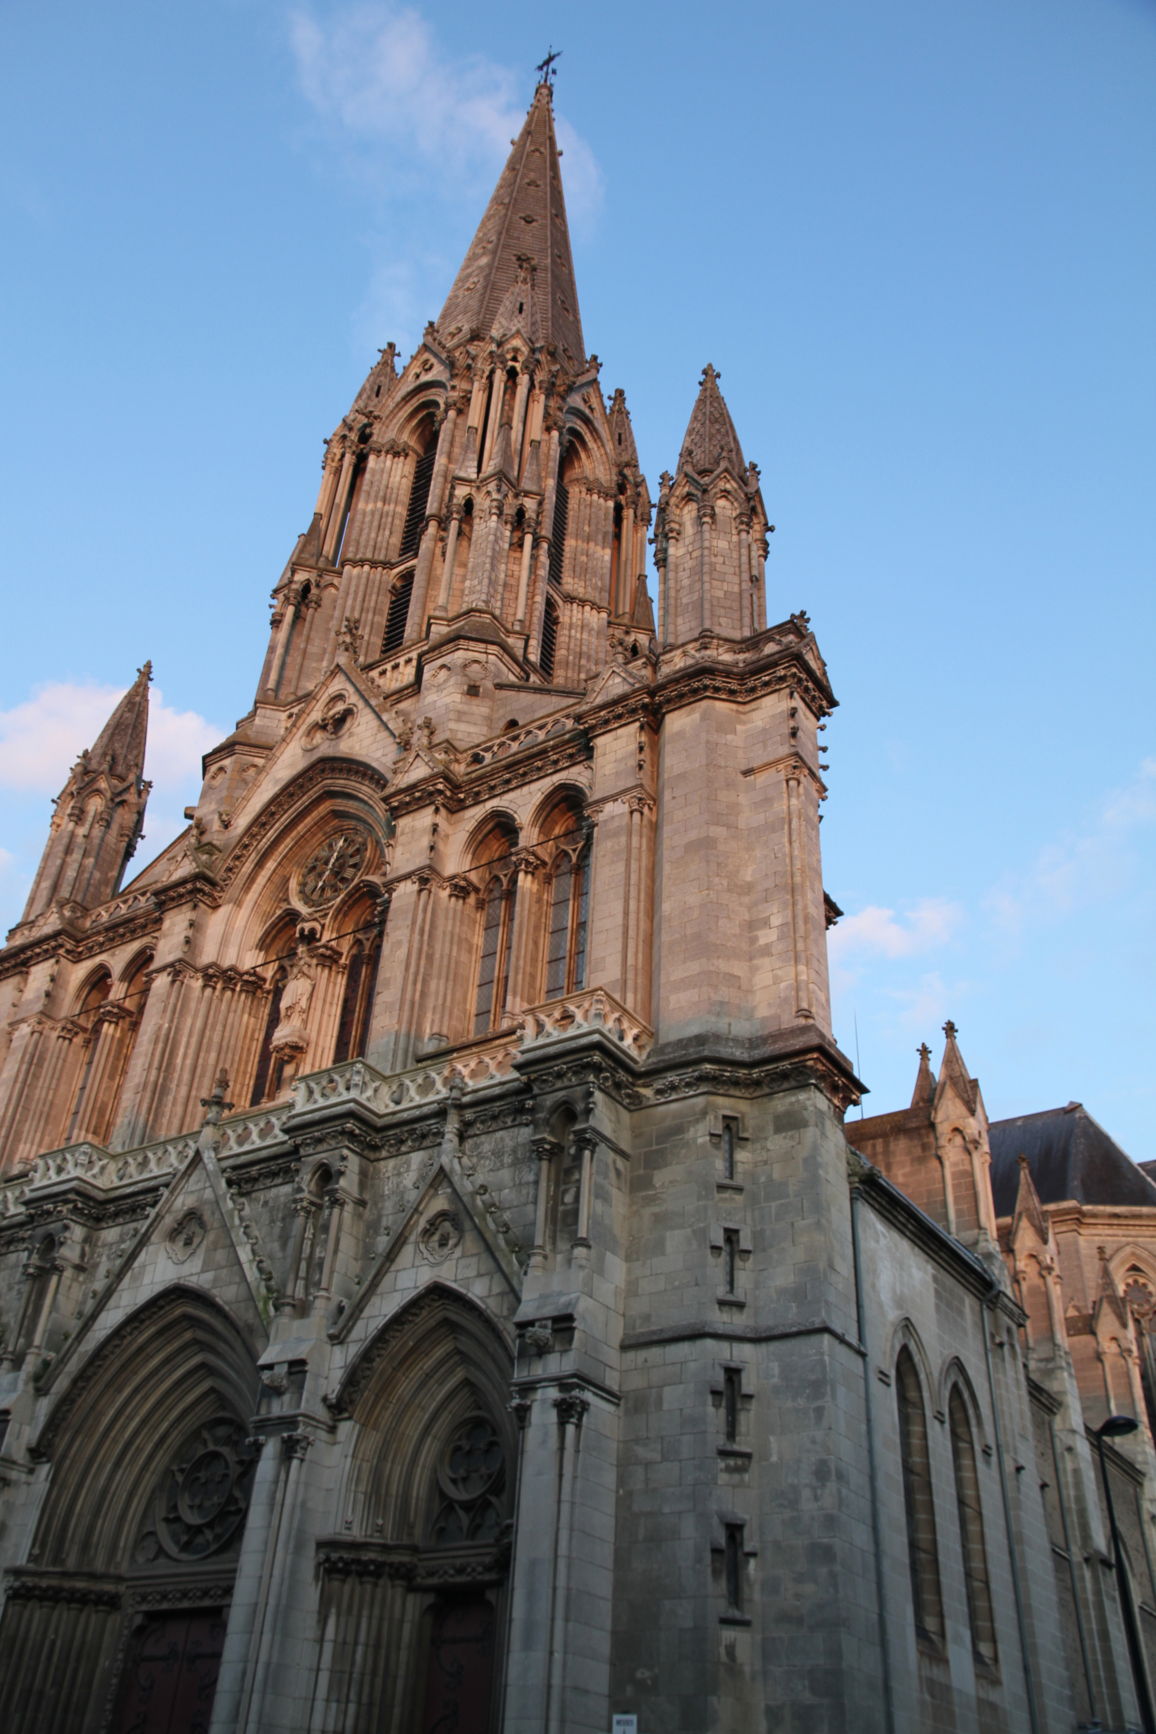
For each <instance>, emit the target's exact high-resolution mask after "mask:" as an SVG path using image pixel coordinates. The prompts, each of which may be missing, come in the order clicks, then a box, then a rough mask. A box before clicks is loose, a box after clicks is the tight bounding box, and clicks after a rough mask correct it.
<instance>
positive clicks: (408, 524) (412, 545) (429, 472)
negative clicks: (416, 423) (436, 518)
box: [398, 426, 437, 560]
mask: <svg viewBox="0 0 1156 1734" xmlns="http://www.w3.org/2000/svg"><path fill="white" fill-rule="evenodd" d="M436 456H437V440H436V437H435V435H434V430H433V427H432V426H430V427H428V428H427V429H426V430H425V436H424V441H423V449H422V450H421V451H420V452H419V454H418V456H417V459H416V461H415V463H414V466H413V480H412V481H411V483H410V487H409V504H408V505H407V506H406V509H405V521H404V523H403V524H402V527H401V547H400V548H399V549H398V559H399V560H407V559H408V558H409V556H410V555H411V554H416V553H417V551H418V546H419V544H420V542H421V537H422V531H423V530H424V529H425V518H426V508H427V506H428V505H429V491H430V485H431V483H432V482H433V471H434V458H435V457H436Z"/></svg>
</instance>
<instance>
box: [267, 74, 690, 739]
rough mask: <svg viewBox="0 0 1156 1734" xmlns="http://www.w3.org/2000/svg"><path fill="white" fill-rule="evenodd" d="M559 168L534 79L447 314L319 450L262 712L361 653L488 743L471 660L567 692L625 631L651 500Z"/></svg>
mask: <svg viewBox="0 0 1156 1734" xmlns="http://www.w3.org/2000/svg"><path fill="white" fill-rule="evenodd" d="M558 156H559V153H558V147H557V141H556V138H555V134H554V117H553V107H552V90H551V86H550V84H549V83H546V82H544V83H542V84H540V85H539V86H538V88H537V91H536V92H535V95H534V100H533V103H532V105H531V107H530V111H529V113H528V115H527V117H526V121H525V124H524V125H523V127H522V130H521V133H520V134H519V136H518V138H517V140H516V141H515V143H514V146H513V149H512V151H511V153H510V157H509V160H508V162H507V164H506V167H505V169H504V171H503V173H502V175H501V178H500V179H499V181H498V184H497V187H496V188H495V190H494V193H493V196H492V198H491V199H490V202H489V204H488V205H487V207H486V211H485V214H484V215H483V217H482V220H481V222H480V223H479V225H478V229H477V232H476V234H475V235H474V238H473V241H472V242H471V244H470V247H469V249H468V251H467V253H466V257H465V259H464V261H463V263H462V267H461V269H460V271H459V272H458V274H457V277H456V279H455V281H454V284H453V286H452V288H451V289H450V292H449V295H448V296H447V298H446V302H445V306H444V307H443V308H442V311H441V314H440V316H439V317H438V319H437V320H436V321H433V322H431V324H429V325H428V326H427V327H426V330H425V334H424V336H423V339H422V342H421V344H420V346H419V348H418V350H417V352H416V354H415V355H414V356H413V357H412V359H411V360H410V361H409V362H408V363H407V364H406V366H405V367H403V368H402V369H401V371H400V373H399V372H398V371H397V367H396V355H395V351H394V349H393V348H392V346H390V347H389V348H388V349H385V350H383V351H382V353H381V358H380V360H379V361H378V362H377V364H376V365H375V366H374V368H373V369H372V370H371V372H370V374H369V377H368V378H367V379H366V382H365V384H364V385H363V386H362V388H361V391H360V392H359V393H358V395H357V398H356V400H355V402H354V404H353V407H352V408H351V410H350V412H349V414H348V415H347V416H346V417H345V418H344V420H343V421H342V423H341V425H340V427H339V428H338V429H337V430H336V432H335V433H334V435H333V436H332V438H331V439H330V440H329V442H328V445H327V452H326V459H325V466H324V472H323V475H322V481H321V490H320V494H319V496H318V500H317V507H316V511H315V513H314V516H313V519H312V522H311V524H310V526H309V528H308V529H307V530H306V531H305V533H304V534H303V535H302V536H301V537H300V539H299V541H298V543H297V546H296V548H295V549H294V551H293V554H292V556H291V558H290V560H289V564H288V565H287V567H286V569H285V572H284V574H283V576H282V578H281V580H280V582H279V584H278V585H277V587H276V589H275V590H274V592H273V619H272V626H271V632H270V640H269V648H268V653H267V655H266V659H265V666H264V668H263V670H262V674H261V679H260V682H259V685H258V693H257V703H258V707H262V706H265V705H272V706H284V705H288V704H292V703H294V702H296V701H298V700H299V699H301V698H302V697H304V696H305V695H307V694H308V693H309V692H311V691H312V690H313V689H314V688H315V686H316V684H317V682H318V680H319V679H320V678H321V677H322V675H323V674H324V672H325V671H326V669H327V668H328V667H329V665H330V663H331V662H332V660H333V657H334V656H335V655H336V653H337V651H338V649H339V647H340V646H341V645H342V644H343V643H344V644H345V645H347V646H348V645H349V644H350V643H353V642H355V643H356V645H357V650H358V659H359V661H360V662H361V663H362V664H363V665H364V666H367V667H371V668H374V669H375V670H376V671H378V673H379V676H380V678H381V679H383V680H384V681H385V683H386V684H387V685H388V686H389V687H390V688H391V689H397V688H400V687H402V686H405V685H407V684H409V683H410V682H411V681H412V680H413V679H414V678H415V676H416V678H418V679H419V680H421V681H422V682H423V686H424V685H426V682H425V678H424V677H425V676H426V675H427V674H429V673H434V672H435V671H443V672H441V673H440V674H439V678H438V680H437V683H436V684H437V688H438V693H439V697H438V705H437V709H438V711H440V712H441V714H442V715H443V716H444V719H445V722H446V724H447V726H448V725H449V723H450V721H451V718H452V720H453V722H454V724H455V727H461V726H462V725H463V724H464V723H465V722H466V715H467V711H468V717H469V724H468V726H469V727H471V728H476V727H477V726H478V725H479V724H480V726H481V732H482V733H485V732H488V727H487V725H488V724H489V722H490V721H491V720H492V718H493V717H496V715H497V712H496V711H492V712H491V711H488V710H487V709H486V707H485V706H483V707H478V706H476V705H474V706H472V707H467V710H463V708H462V705H461V702H460V701H461V698H462V696H463V695H462V690H461V689H462V688H463V687H464V686H470V687H472V686H477V685H479V684H480V683H479V681H477V680H468V681H462V680H459V679H458V678H457V676H456V675H455V673H454V671H455V669H456V670H459V671H460V668H461V666H462V662H463V654H464V653H465V652H466V651H467V648H468V649H469V652H470V659H471V660H473V661H478V660H479V659H480V662H481V665H482V666H483V668H484V669H485V671H486V673H487V674H488V676H489V682H490V683H492V682H493V681H498V682H509V681H515V682H523V683H525V682H528V683H529V684H530V685H531V686H532V687H533V688H534V689H535V690H538V691H542V692H549V691H552V690H555V689H558V690H561V691H568V690H581V688H582V687H583V685H584V684H585V682H586V681H588V680H589V679H590V677H591V676H592V675H593V674H595V673H596V672H597V670H598V669H600V668H601V667H602V666H603V664H604V663H605V662H606V660H607V656H608V649H609V635H610V632H611V630H612V628H613V627H614V626H615V625H617V624H620V623H626V624H628V625H631V626H633V625H635V624H637V621H636V603H637V597H638V588H639V584H640V582H642V584H643V587H644V585H645V579H644V574H645V564H646V533H647V527H648V524H649V518H650V502H649V498H648V495H647V491H646V484H645V481H644V480H643V478H642V475H641V472H640V470H639V467H638V458H637V453H636V451H635V448H634V440H633V436H632V433H631V430H630V418H629V413H628V411H627V409H626V403H625V398H624V397H623V394H622V393H621V392H617V393H616V394H615V396H614V398H613V399H612V400H611V404H610V407H609V409H607V407H606V405H605V404H604V402H603V398H602V393H601V391H600V389H599V385H598V362H597V358H596V357H593V356H587V354H586V348H585V343H584V340H583V336H582V322H581V317H580V314H579V310H578V292H577V288H576V286H575V282H574V266H573V260H572V257H571V252H570V239H569V232H568V229H567V224H566V210H565V201H564V197H563V192H562V178H561V171H560V166H559V161H558ZM724 413H725V412H724ZM481 684H487V683H486V682H483V683H481ZM470 696H471V697H477V696H479V695H476V694H470ZM431 714H433V713H432V712H431Z"/></svg>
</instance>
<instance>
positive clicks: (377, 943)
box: [333, 912, 385, 1065]
mask: <svg viewBox="0 0 1156 1734" xmlns="http://www.w3.org/2000/svg"><path fill="white" fill-rule="evenodd" d="M384 932H385V915H384V912H383V914H382V915H381V916H380V917H379V918H378V919H377V920H376V921H375V922H373V923H371V924H369V925H367V927H366V929H365V931H363V932H359V933H357V934H355V935H354V938H353V942H352V944H351V945H350V948H349V954H348V961H347V963H346V965H345V988H344V991H343V993H342V996H341V1014H340V1016H339V1018H338V1021H337V1041H336V1043H335V1046H334V1051H333V1063H334V1065H337V1064H338V1063H339V1062H340V1061H341V1060H356V1059H360V1058H361V1056H362V1054H364V1052H365V1048H366V1044H367V1042H368V1040H369V1022H370V1018H371V1016H372V1013H373V995H374V990H375V989H376V986H377V972H378V966H379V965H380V962H381V946H382V939H383V936H384Z"/></svg>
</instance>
